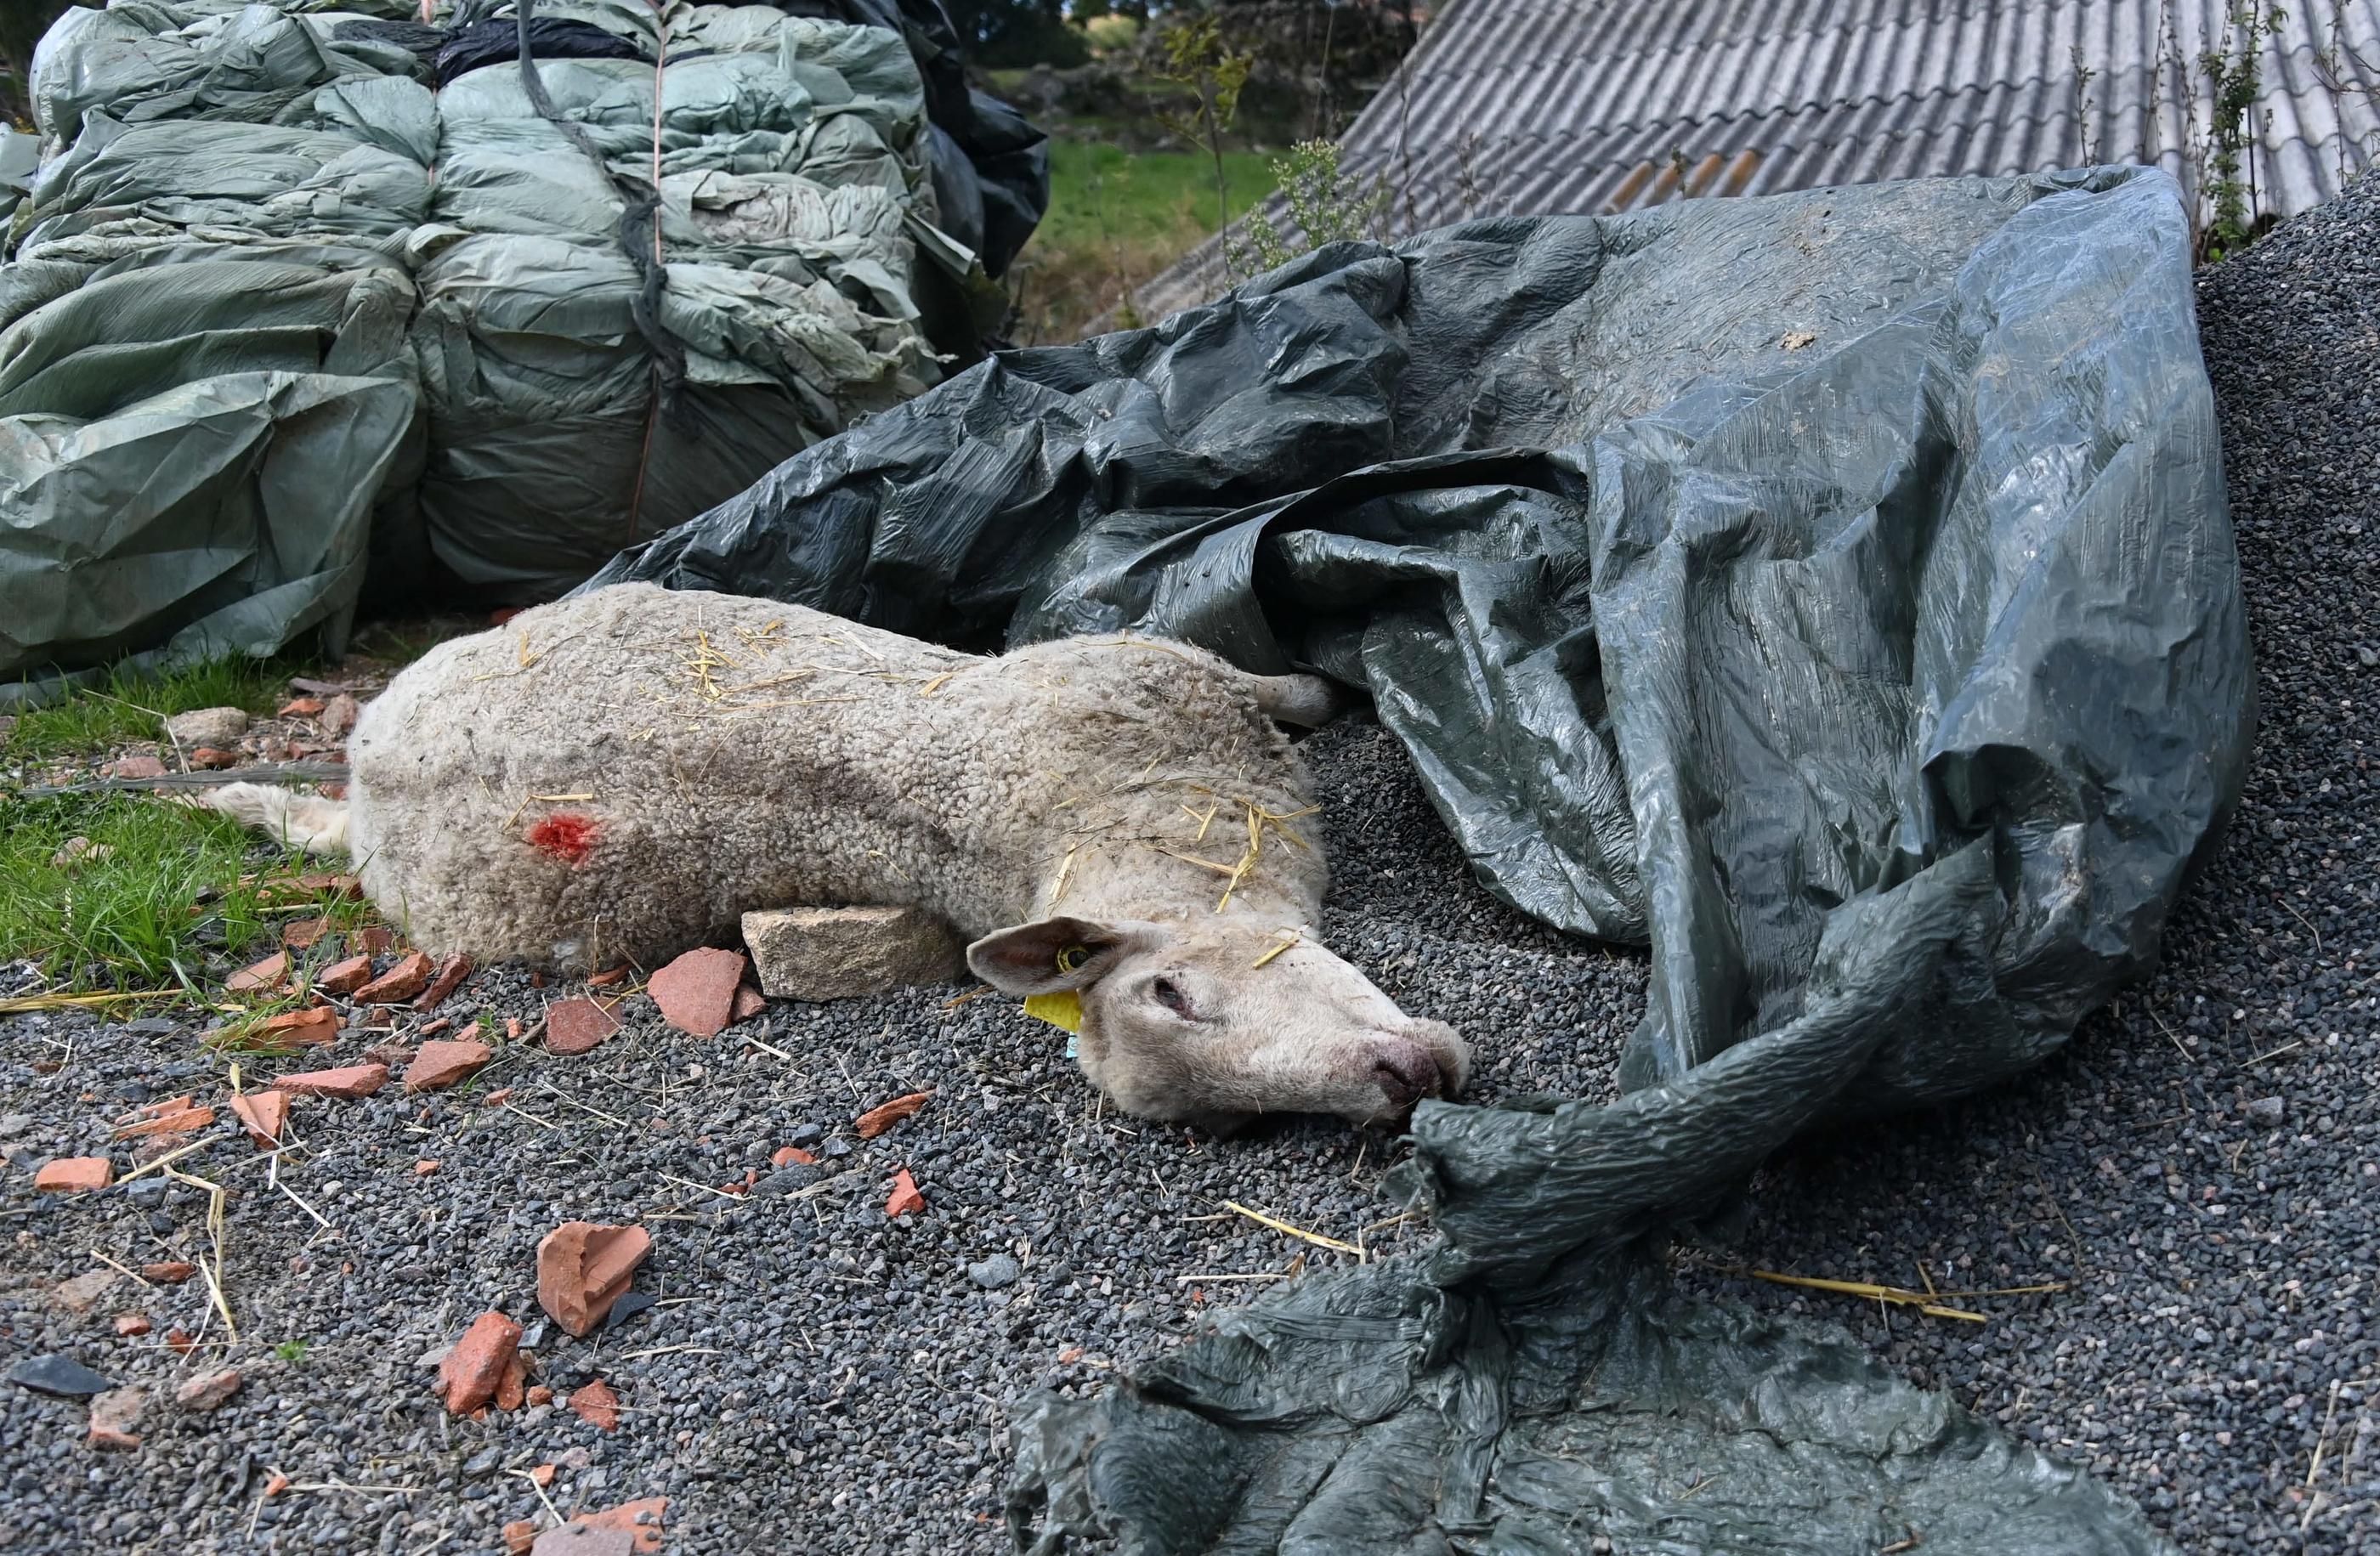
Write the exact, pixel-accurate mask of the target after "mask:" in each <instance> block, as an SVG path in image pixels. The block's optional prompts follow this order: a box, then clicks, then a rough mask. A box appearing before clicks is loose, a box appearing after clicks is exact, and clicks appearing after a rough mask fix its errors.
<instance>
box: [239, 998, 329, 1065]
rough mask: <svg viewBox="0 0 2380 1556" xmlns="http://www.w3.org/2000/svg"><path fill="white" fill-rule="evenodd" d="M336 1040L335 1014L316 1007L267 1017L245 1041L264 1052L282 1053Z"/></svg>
mask: <svg viewBox="0 0 2380 1556" xmlns="http://www.w3.org/2000/svg"><path fill="white" fill-rule="evenodd" d="M338 1037H339V1013H338V1012H337V1011H335V1010H333V1009H331V1008H330V1007H327V1006H321V1005H318V1006H315V1007H312V1008H311V1009H308V1010H287V1011H284V1012H283V1013H282V1014H280V1015H278V1016H270V1017H267V1018H266V1019H263V1020H261V1021H259V1022H258V1023H257V1024H256V1027H255V1029H254V1030H253V1031H250V1032H249V1043H250V1044H251V1045H253V1046H255V1047H258V1048H261V1049H263V1050H265V1051H266V1052H268V1053H274V1054H286V1053H288V1052H290V1051H291V1050H292V1049H297V1048H319V1047H321V1046H322V1044H323V1043H335V1042H337V1041H338Z"/></svg>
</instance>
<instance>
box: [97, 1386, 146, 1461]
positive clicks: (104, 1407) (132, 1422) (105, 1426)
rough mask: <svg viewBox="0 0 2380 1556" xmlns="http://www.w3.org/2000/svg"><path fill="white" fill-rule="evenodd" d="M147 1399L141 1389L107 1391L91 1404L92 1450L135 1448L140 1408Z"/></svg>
mask: <svg viewBox="0 0 2380 1556" xmlns="http://www.w3.org/2000/svg"><path fill="white" fill-rule="evenodd" d="M148 1403H149V1396H148V1395H147V1394H146V1393H143V1392H142V1391H141V1390H140V1389H137V1388H132V1389H110V1390H108V1391H107V1392H106V1393H103V1394H101V1395H99V1396H98V1397H97V1398H96V1399H93V1400H92V1401H91V1446H92V1447H94V1448H138V1447H140V1433H139V1432H137V1431H134V1430H133V1428H134V1427H137V1426H139V1425H140V1412H141V1409H142V1408H143V1407H144V1406H145V1405H147V1404H148Z"/></svg>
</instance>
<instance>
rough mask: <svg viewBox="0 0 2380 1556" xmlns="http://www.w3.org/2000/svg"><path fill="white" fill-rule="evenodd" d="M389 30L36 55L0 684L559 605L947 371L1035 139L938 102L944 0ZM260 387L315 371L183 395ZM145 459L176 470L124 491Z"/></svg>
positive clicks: (257, 12) (245, 34)
mask: <svg viewBox="0 0 2380 1556" xmlns="http://www.w3.org/2000/svg"><path fill="white" fill-rule="evenodd" d="M810 12H816V13H819V14H815V15H813V14H807V13H810ZM418 18H419V10H418V8H417V7H416V6H414V5H413V4H411V3H409V0H407V3H399V0H342V3H340V4H337V5H335V6H334V5H332V4H330V3H328V0H272V3H270V4H266V3H243V0H115V3H114V4H112V5H111V6H109V7H108V8H107V9H105V10H91V9H76V10H72V11H69V12H68V13H67V14H66V15H65V16H64V17H62V18H60V19H59V21H58V23H57V24H56V25H55V27H54V28H53V29H52V30H51V31H50V33H49V34H48V36H46V37H45V38H44V39H43V40H42V44H41V46H40V49H39V51H38V53H37V55H36V60H35V67H34V70H33V73H32V78H31V81H30V90H31V96H32V99H33V102H34V103H35V106H36V109H37V112H38V115H39V116H40V120H41V126H42V131H43V133H44V136H45V138H46V144H47V146H48V148H49V151H48V155H47V157H46V159H45V160H44V161H43V163H42V165H41V166H40V168H39V169H38V171H37V172H35V173H34V174H33V175H32V176H31V178H30V194H29V197H28V198H27V199H24V200H23V201H21V202H18V204H17V208H16V211H15V214H14V217H13V219H12V221H11V224H10V229H9V246H10V249H11V251H12V252H13V256H14V258H13V262H11V263H9V264H6V265H5V266H0V382H5V389H0V395H5V398H0V417H6V418H8V426H7V427H6V429H5V431H0V604H6V605H7V606H8V607H10V609H0V620H5V621H6V623H7V624H6V626H5V627H0V676H8V677H16V676H22V675H26V674H29V673H35V672H40V671H42V670H45V669H52V668H56V669H67V670H74V669H79V668H81V667H84V666H91V665H96V664H99V663H102V662H103V661H104V660H106V659H109V658H112V657H117V656H121V655H124V654H127V653H133V652H137V651H143V650H156V649H158V648H159V647H160V646H161V645H163V646H164V649H165V651H166V652H167V653H169V654H172V655H184V656H186V655H190V654H199V653H220V652H225V651H234V650H237V651H246V652H259V653H262V652H271V651H273V649H275V648H277V647H279V646H280V645H282V644H284V643H285V642H287V641H288V640H289V639H290V637H292V636H294V635H295V634H296V633H297V632H299V631H302V630H304V629H305V628H307V627H310V626H312V625H315V624H317V623H321V624H322V625H324V626H325V627H326V628H328V629H329V630H330V633H331V635H332V638H333V640H334V645H335V641H336V639H337V637H338V636H339V634H340V633H342V632H343V630H344V625H345V622H346V620H347V618H348V615H349V614H350V613H351V611H352V609H354V606H355V603H356V600H357V597H358V589H359V588H360V587H361V585H362V581H363V578H364V575H365V573H366V572H367V570H369V572H370V576H371V579H372V584H373V588H374V592H375V594H376V596H378V597H381V598H383V599H384V600H394V599H396V598H399V597H403V596H404V595H406V594H407V593H408V592H409V591H410V590H411V589H412V588H413V587H414V586H416V585H419V584H421V583H423V582H425V581H426V580H428V579H429V578H431V576H433V571H434V575H437V576H446V577H452V578H456V579H459V580H461V581H462V582H463V583H464V584H466V585H471V586H473V587H474V588H475V589H476V590H477V591H479V592H480V594H481V595H483V596H485V597H490V598H492V599H499V600H509V601H520V600H527V599H534V598H540V597H552V596H553V595H555V594H558V593H560V592H561V591H563V590H565V589H566V588H568V587H570V586H571V585H573V584H575V583H577V581H578V580H579V579H581V578H583V577H584V576H585V575H586V574H587V573H588V572H589V570H590V569H592V568H593V567H595V566H596V565H598V564H599V563H601V561H603V560H604V559H605V558H607V557H609V556H610V555H611V554H612V553H613V551H614V550H616V549H618V548H619V547H620V546H621V545H623V544H625V543H626V542H629V541H631V540H634V539H637V538H638V537H644V536H650V535H653V534H656V533H659V532H660V531H662V530H663V529H666V528H667V527H669V526H670V525H674V524H675V523H677V522H679V521H680V520H682V519H684V518H686V517H687V516H689V515H691V514H694V513H699V512H701V511H702V510H703V509H704V508H706V507H708V506H710V504H712V503H714V502H717V501H721V500H722V499H724V498H726V497H728V496H730V495H732V494H734V493H735V492H736V491H738V490H740V489H742V488H744V487H745V486H746V485H747V484H748V483H749V482H750V481H752V480H753V479H755V478H756V477H758V476H760V475H761V474H762V473H764V472H765V471H766V470H767V469H768V468H769V467H770V466H771V465H772V464H775V463H776V462H777V461H778V460H780V459H782V458H783V457H784V455H785V454H787V453H788V452H793V451H795V450H797V449H800V448H802V447H805V446H807V445H808V444H810V443H813V442H816V441H818V440H820V439H821V438H824V437H828V436H830V435H832V433H834V432H836V431H838V430H840V429H841V428H844V426H845V425H847V424H848V423H849V422H850V421H851V420H852V419H854V418H855V417H856V416H861V415H864V414H866V413H868V412H871V411H875V410H880V409H882V408H884V407H886V406H889V405H892V404H896V403H898V402H899V401H900V400H902V399H904V398H905V397H907V396H909V395H912V394H915V393H917V392H918V391H920V390H921V389H923V388H924V387H925V386H926V385H928V384H929V383H931V382H933V381H935V380H937V379H938V378H939V377H940V376H941V371H942V360H943V359H942V358H941V356H940V355H939V354H938V349H937V347H938V346H940V347H944V348H948V349H951V350H954V351H957V352H959V353H960V354H961V355H963V356H973V355H975V354H977V350H978V347H977V341H978V333H977V326H978V325H979V323H980V322H981V320H980V317H979V314H978V312H977V308H978V305H979V304H980V303H981V301H982V299H983V297H984V296H985V295H986V292H987V289H990V290H992V291H996V288H992V287H991V283H990V281H989V279H988V277H987V273H986V271H985V269H984V266H983V263H982V260H983V259H993V260H995V261H996V262H997V263H1004V262H1005V259H1006V258H1007V257H1008V256H1009V255H1011V254H1013V253H1014V248H1015V247H1016V245H1018V244H1021V243H1022V242H1023V240H1024V237H1025V235H1026V234H1027V233H1029V231H1030V229H1031V225H1032V223H1033V221H1034V219H1036V218H1037V217H1038V214H1039V211H1040V209H1041V206H1042V204H1043V203H1044V202H1045V201H1046V199H1047V191H1048V179H1047V168H1046V158H1045V155H1044V152H1043V149H1042V147H1041V144H1040V136H1039V133H1038V131H1034V130H1032V129H1030V128H1029V127H1026V126H1024V125H1023V123H1022V121H1020V120H1015V119H1014V116H1013V115H1010V116H1008V117H1006V118H1002V110H1000V109H999V108H998V105H997V104H992V103H990V102H989V100H977V99H972V98H970V97H969V96H967V95H966V93H965V90H964V86H963V83H962V84H961V88H960V90H959V91H958V93H957V95H956V96H953V94H952V88H951V80H952V78H953V74H954V72H955V70H956V64H955V60H954V58H953V56H952V54H950V50H951V49H952V48H953V47H954V45H955V40H954V38H953V36H952V34H951V32H950V29H949V25H948V22H947V20H946V19H945V18H943V16H942V12H941V7H940V6H939V5H938V4H937V3H936V0H898V3H897V4H896V3H894V0H847V3H837V4H821V5H813V4H807V3H806V0H791V3H790V4H789V5H788V6H784V7H775V6H705V5H693V4H688V3H686V0H668V3H667V4H665V5H650V4H647V0H539V3H538V4H536V5H535V6H533V7H532V8H530V9H528V11H527V12H526V14H525V13H524V12H523V11H522V10H521V9H519V8H516V6H515V5H514V4H513V3H512V0H460V3H458V4H456V3H449V4H441V5H440V6H437V7H435V9H434V10H433V12H432V18H433V20H434V21H435V23H436V24H437V25H425V24H424V23H423V22H421V21H420V20H419V19H418ZM524 30H526V32H527V33H528V37H529V39H530V50H531V62H530V64H529V65H528V66H524V64H523V63H522V62H521V61H520V59H519V57H518V56H519V37H520V35H521V33H522V32H523V31H524ZM533 90H541V92H542V95H543V98H544V101H543V103H541V104H540V103H539V102H538V101H536V99H535V96H534V95H533ZM945 206H952V207H953V213H952V216H951V218H950V220H949V221H948V222H944V221H943V220H942V209H943V207H945ZM938 223H940V224H938ZM986 244H990V245H992V246H993V247H986V248H985V249H984V251H983V253H982V254H981V255H980V256H979V255H978V254H977V251H976V249H977V246H980V245H986ZM102 297H103V298H104V299H105V300H104V303H101V302H99V301H98V300H97V299H100V298H102ZM338 299H350V301H352V304H353V307H354V308H363V309H365V310H367V311H368V312H369V313H370V318H371V320H372V331H371V337H372V340H373V343H374V344H373V346H372V348H371V351H370V352H369V353H362V354H360V355H359V348H358V347H357V346H356V345H355V339H356V337H355V336H354V335H353V334H352V332H351V331H350V330H349V325H350V324H351V323H352V322H353V321H352V320H348V319H347V318H346V316H345V314H343V313H342V312H341V310H342V309H343V308H348V307H349V303H347V302H341V301H339V300H338ZM354 299H368V301H354ZM391 309H394V310H395V311H394V313H391V312H390V311H388V310H391ZM326 310H327V311H326ZM391 325H393V326H394V327H395V334H394V336H393V337H392V336H390V334H389V327H390V326H391ZM342 343H344V344H342ZM363 356H369V357H370V360H368V361H366V360H363V359H362V357H363ZM257 368H263V369H266V370H271V371H278V372H283V373H287V374H296V375H300V376H306V375H312V376H313V379H312V380H310V381H309V382H307V383H305V384H299V385H296V386H294V387H293V386H292V385H287V384H284V385H281V386H278V387H276V388H274V389H273V390H272V391H271V392H265V391H263V390H261V389H257V388H255V387H254V386H241V385H236V384H230V383H217V382H215V381H214V380H216V379H217V378H219V377H222V376H225V375H230V374H238V373H245V372H248V371H250V370H252V369H257ZM355 375H360V376H363V377H368V378H372V379H376V380H379V381H380V382H381V383H382V384H383V386H384V387H383V390H382V391H380V392H373V393H370V394H367V395H363V397H362V400H361V401H358V400H353V399H351V398H348V396H351V395H352V394H354V393H358V391H354V390H353V389H352V388H351V386H344V385H342V384H338V383H334V382H332V381H330V380H333V379H341V378H345V377H348V376H355ZM364 401H368V402H369V403H370V405H371V406H372V411H371V414H370V415H369V416H359V419H358V423H357V425H355V426H353V427H349V428H346V429H344V431H343V432H342V433H341V434H340V435H339V436H338V437H335V438H324V437H322V436H319V435H314V434H308V435H307V437H306V440H304V441H302V442H300V441H294V440H297V439H298V438H299V435H300V432H301V430H303V428H316V427H319V426H320V425H321V424H322V421H323V419H324V416H325V415H326V413H325V412H324V411H323V410H322V408H321V407H322V406H325V405H330V404H362V403H363V402H364ZM232 404H239V405H243V406H245V407H247V409H245V410H244V411H242V412H241V413H240V414H241V416H243V418H244V421H243V425H244V427H245V428H246V429H245V430H244V431H243V432H242V433H241V435H240V438H241V440H240V441H239V443H238V444H237V447H234V446H231V445H229V444H226V443H225V442H224V441H223V440H221V438H220V437H219V436H215V435H212V434H211V433H210V431H209V428H218V427H219V426H220V420H219V418H220V417H221V416H224V415H225V414H226V413H225V409H224V407H225V406H228V405H232ZM301 410H302V421H301V420H299V419H293V418H300V417H301ZM176 417H186V418H188V421H187V424H184V423H181V422H177V421H176ZM260 418H261V419H260ZM166 447H173V448H175V449H176V450H177V451H178V452H179V453H180V455H181V456H182V457H183V458H185V459H186V460H187V459H190V458H195V457H196V455H195V452H194V451H196V450H198V449H201V448H202V449H204V450H206V451H207V452H206V454H205V457H204V458H203V459H199V460H198V463H197V464H190V465H188V466H186V467H187V468H188V469H190V470H191V472H192V478H191V479H188V480H181V481H176V482H170V483H157V482H153V481H151V480H150V479H149V478H148V477H149V474H150V472H149V470H148V467H147V466H146V464H143V463H142V462H143V461H145V460H147V459H148V458H150V457H151V456H152V454H153V453H155V452H158V451H160V450H163V449H164V448H166ZM268 467H269V468H271V469H273V470H274V471H277V472H279V474H278V476H277V477H276V479H275V480H274V481H273V483H270V484H267V483H264V482H263V481H262V479H261V475H260V472H262V471H264V470H265V469H267V468H268ZM200 470H204V471H205V472H207V473H208V476H207V478H204V479H200V478H197V473H198V472H199V471H200ZM299 472H304V473H305V474H304V475H303V476H299V475H298V474H297V473H299ZM359 537H361V539H360V540H359ZM359 544H360V545H362V546H363V547H364V549H362V550H360V551H359V550H358V545H359ZM334 559H335V561H334ZM367 562H368V569H367ZM243 587H244V588H247V589H248V590H249V596H248V597H246V598H247V599H248V601H249V602H248V603H246V604H243V605H240V606H239V608H238V609H237V610H233V611H232V613H231V614H229V615H225V614H223V612H224V611H225V610H227V609H230V608H231V606H232V603H233V600H234V597H235V596H237V592H238V590H239V589H240V588H243ZM35 596H38V598H32V597H35ZM19 597H27V598H28V603H26V604H25V605H23V606H22V607H18V599H19ZM230 623H236V626H237V630H224V631H218V630H217V628H218V627H225V626H226V625H227V624H230Z"/></svg>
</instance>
